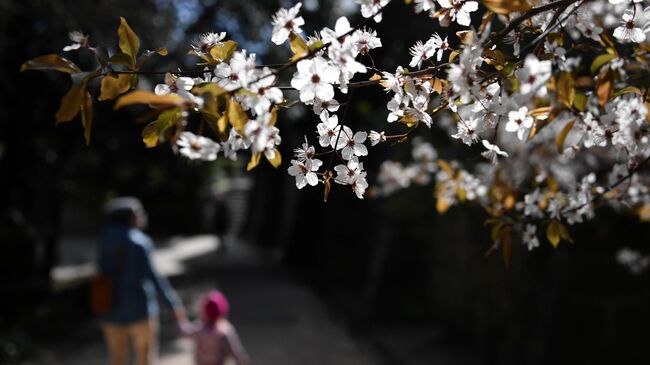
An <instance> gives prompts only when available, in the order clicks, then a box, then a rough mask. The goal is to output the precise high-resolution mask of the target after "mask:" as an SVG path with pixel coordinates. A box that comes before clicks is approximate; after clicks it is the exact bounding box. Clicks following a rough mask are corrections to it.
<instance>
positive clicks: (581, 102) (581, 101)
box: [573, 91, 588, 112]
mask: <svg viewBox="0 0 650 365" xmlns="http://www.w3.org/2000/svg"><path fill="white" fill-rule="evenodd" d="M587 101H588V99H587V95H585V94H583V93H581V92H579V91H576V96H575V99H574V100H573V106H575V107H576V109H578V110H580V111H581V112H584V111H585V109H586V108H587Z"/></svg>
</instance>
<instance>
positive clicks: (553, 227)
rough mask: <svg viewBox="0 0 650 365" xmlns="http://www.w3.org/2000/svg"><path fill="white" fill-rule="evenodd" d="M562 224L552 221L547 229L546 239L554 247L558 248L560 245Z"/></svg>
mask: <svg viewBox="0 0 650 365" xmlns="http://www.w3.org/2000/svg"><path fill="white" fill-rule="evenodd" d="M561 227H563V226H562V223H560V222H558V221H556V220H552V221H551V223H549V225H548V227H547V228H546V239H548V241H549V242H550V243H551V245H552V246H553V247H557V245H559V244H560V238H561V237H560V231H561V229H562V228H561Z"/></svg>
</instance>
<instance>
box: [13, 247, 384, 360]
mask: <svg viewBox="0 0 650 365" xmlns="http://www.w3.org/2000/svg"><path fill="white" fill-rule="evenodd" d="M217 247H218V244H217V243H216V241H215V239H214V237H210V236H202V237H195V238H189V239H177V240H175V241H174V242H172V244H170V245H167V246H166V247H165V248H163V249H161V250H157V254H156V258H155V260H156V264H157V265H158V266H160V267H161V269H162V271H165V272H166V273H167V274H170V278H171V280H172V283H173V284H174V286H175V287H176V288H177V290H178V292H179V295H180V296H181V297H182V299H183V300H184V301H185V303H186V305H187V307H188V311H189V312H190V314H191V315H192V316H196V312H197V301H198V299H199V297H200V295H201V293H204V292H205V291H207V290H210V289H215V288H219V289H220V290H222V291H223V292H224V293H225V294H226V295H227V296H228V297H229V300H230V302H231V307H232V313H231V320H232V322H233V323H234V324H235V326H236V328H237V330H238V331H239V335H240V337H241V340H242V343H243V345H244V347H245V348H246V350H247V352H248V353H249V355H250V357H251V359H252V362H253V364H268V365H293V364H295V365H312V364H313V365H321V364H322V365H331V364H337V365H347V364H349V365H366V364H368V365H370V364H381V362H380V361H379V360H378V359H377V358H376V357H374V355H373V354H372V350H370V349H368V348H364V347H363V346H361V345H359V343H358V342H357V341H355V339H353V338H351V337H350V335H349V334H348V332H347V331H346V329H345V327H344V326H343V325H342V323H341V322H339V320H338V319H337V318H336V316H335V315H334V314H333V313H332V312H331V311H330V310H329V309H328V308H327V307H326V306H325V305H324V304H323V303H322V302H321V301H320V300H319V298H318V297H317V296H316V295H315V294H314V293H313V292H312V291H310V290H309V289H307V288H305V287H303V286H301V285H299V284H298V283H296V282H295V281H294V280H292V279H291V278H290V277H289V276H288V275H287V273H286V272H285V271H283V269H282V268H281V267H280V266H279V265H277V264H275V263H274V262H273V260H271V259H269V258H265V257H263V256H262V255H261V253H260V252H259V251H258V250H256V249H254V248H252V247H249V246H244V245H242V244H234V245H232V247H228V249H227V250H226V251H225V252H219V251H218V250H217ZM80 268H81V267H80ZM86 269H88V268H87V267H86ZM65 274H66V271H65V270H64V269H61V270H59V271H58V275H65ZM68 274H69V272H68ZM78 328H81V329H80V330H79V331H78V333H69V334H65V335H66V336H68V337H67V338H66V339H65V340H61V341H57V342H56V347H50V348H46V349H44V351H43V354H44V356H42V358H41V359H39V361H38V364H50V365H64V364H65V365H93V364H98V365H103V364H105V358H106V352H105V349H104V346H103V343H102V339H101V336H99V332H98V329H97V328H96V326H95V325H92V324H88V325H87V326H80V327H78ZM161 338H162V341H161V362H160V364H161V365H184V364H187V365H190V364H192V357H191V347H192V346H191V343H189V341H188V340H187V339H182V338H178V335H177V331H176V329H175V327H174V324H173V322H172V320H171V319H170V318H169V315H166V316H163V318H162V331H161ZM24 365H27V363H25V364H24Z"/></svg>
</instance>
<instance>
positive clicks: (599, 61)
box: [591, 53, 617, 74]
mask: <svg viewBox="0 0 650 365" xmlns="http://www.w3.org/2000/svg"><path fill="white" fill-rule="evenodd" d="M616 58H617V56H616V55H613V54H609V53H605V54H601V55H600V56H598V57H596V58H594V61H593V62H592V63H591V73H592V74H595V73H596V72H597V71H598V70H599V69H600V68H601V67H602V66H604V65H606V64H608V63H609V62H610V61H612V60H614V59H616Z"/></svg>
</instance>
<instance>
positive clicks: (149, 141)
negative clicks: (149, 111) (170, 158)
mask: <svg viewBox="0 0 650 365" xmlns="http://www.w3.org/2000/svg"><path fill="white" fill-rule="evenodd" d="M142 141H143V142H144V145H145V146H147V148H151V147H156V146H157V145H158V127H157V126H156V122H155V121H154V122H151V123H149V124H147V126H146V127H144V129H143V130H142Z"/></svg>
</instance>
